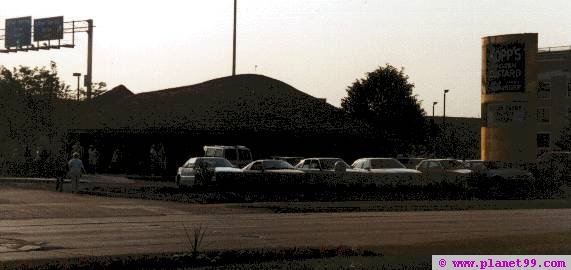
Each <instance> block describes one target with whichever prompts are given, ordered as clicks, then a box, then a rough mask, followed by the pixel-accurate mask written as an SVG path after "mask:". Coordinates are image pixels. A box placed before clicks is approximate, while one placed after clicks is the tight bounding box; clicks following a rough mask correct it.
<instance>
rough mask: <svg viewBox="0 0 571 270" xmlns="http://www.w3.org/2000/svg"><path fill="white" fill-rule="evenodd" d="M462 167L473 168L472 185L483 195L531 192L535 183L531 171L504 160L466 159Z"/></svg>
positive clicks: (493, 195)
mask: <svg viewBox="0 0 571 270" xmlns="http://www.w3.org/2000/svg"><path fill="white" fill-rule="evenodd" d="M462 167H463V168H466V169H469V170H472V172H473V173H474V180H475V181H474V182H473V183H472V187H473V188H474V189H476V190H477V191H478V192H479V196H483V197H497V196H501V195H508V196H509V195H516V194H517V195H525V194H530V192H531V191H532V190H533V187H534V184H535V178H534V177H533V175H532V174H531V173H530V172H528V171H525V170H522V169H519V168H513V167H512V164H510V163H506V162H502V161H483V160H466V161H465V162H464V163H463V164H462Z"/></svg>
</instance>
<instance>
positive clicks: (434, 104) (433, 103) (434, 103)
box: [432, 101, 438, 121]
mask: <svg viewBox="0 0 571 270" xmlns="http://www.w3.org/2000/svg"><path fill="white" fill-rule="evenodd" d="M436 104H438V102H436V101H434V102H432V121H434V106H436Z"/></svg>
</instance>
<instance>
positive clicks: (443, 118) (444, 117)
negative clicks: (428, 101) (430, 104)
mask: <svg viewBox="0 0 571 270" xmlns="http://www.w3.org/2000/svg"><path fill="white" fill-rule="evenodd" d="M448 91H450V90H448V89H444V104H442V106H443V107H444V109H443V112H442V123H444V124H446V93H448Z"/></svg>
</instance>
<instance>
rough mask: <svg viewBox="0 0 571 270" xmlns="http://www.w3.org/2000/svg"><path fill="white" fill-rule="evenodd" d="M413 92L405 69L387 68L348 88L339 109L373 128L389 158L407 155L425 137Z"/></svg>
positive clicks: (375, 71)
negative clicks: (390, 153) (398, 154)
mask: <svg viewBox="0 0 571 270" xmlns="http://www.w3.org/2000/svg"><path fill="white" fill-rule="evenodd" d="M413 89H414V84H413V83H411V82H409V77H408V76H407V75H406V74H405V73H404V68H401V69H397V68H395V67H394V66H392V65H390V64H386V65H385V66H384V67H379V68H378V69H376V70H374V71H372V72H369V73H367V74H366V77H365V78H364V79H357V80H356V81H355V82H354V83H353V84H352V85H351V86H349V87H348V88H347V97H345V98H343V99H342V100H341V107H342V108H343V109H344V110H345V111H346V112H347V113H349V114H350V115H352V116H353V117H354V118H356V119H361V120H363V121H366V122H368V123H369V124H370V125H371V126H373V127H374V128H376V129H377V131H378V134H379V135H380V138H379V139H380V140H384V144H385V145H384V147H385V149H387V150H388V149H390V151H392V154H397V153H408V152H409V151H411V149H412V148H413V146H414V145H416V146H419V145H423V144H424V143H425V140H426V136H427V124H426V120H425V114H426V113H425V112H424V110H423V109H422V108H421V106H420V101H419V100H418V97H417V96H416V95H414V94H413V92H412V91H413Z"/></svg>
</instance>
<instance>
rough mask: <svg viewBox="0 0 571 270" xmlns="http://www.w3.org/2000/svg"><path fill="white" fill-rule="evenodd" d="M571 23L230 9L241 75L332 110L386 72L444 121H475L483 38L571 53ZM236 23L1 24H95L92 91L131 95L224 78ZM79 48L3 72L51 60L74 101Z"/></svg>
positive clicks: (68, 9)
mask: <svg viewBox="0 0 571 270" xmlns="http://www.w3.org/2000/svg"><path fill="white" fill-rule="evenodd" d="M570 11H571V1H568V0H552V1H550V0H543V1H539V0H537V1H531V0H529V1H524V0H513V1H500V0H489V1H475V0H423V1H421V0H418V1H412V0H408V1H396V0H394V1H384V0H343V1H336V0H313V1H312V0H303V1H302V0H271V1H270V0H238V49H237V73H242V74H243V73H258V74H263V75H266V76H269V77H273V78H276V79H279V80H281V81H284V82H286V83H288V84H290V85H292V86H294V87H296V88H298V89H300V90H302V91H304V92H306V93H309V94H311V95H313V96H316V97H324V98H327V101H328V102H329V103H331V104H333V105H335V106H339V104H340V100H341V98H342V97H343V96H345V94H346V88H347V86H348V85H350V84H351V83H352V82H354V81H355V79H357V78H361V77H363V76H364V75H365V73H366V72H369V71H372V70H374V69H375V68H377V67H378V66H380V65H384V64H385V63H390V64H392V65H394V66H397V67H401V66H402V67H405V72H406V73H407V74H408V75H409V76H410V80H411V81H412V82H413V83H415V85H416V88H415V93H416V94H418V95H419V97H420V99H421V100H423V106H424V108H425V110H426V112H427V113H428V114H431V113H432V102H433V101H438V102H439V104H438V105H437V111H436V114H437V115H440V114H442V106H441V105H442V90H443V89H445V88H448V89H451V91H450V93H449V94H448V95H447V115H454V116H478V117H479V115H480V105H479V104H480V76H481V74H480V73H481V62H480V61H481V60H480V59H481V38H482V37H483V36H487V35H497V34H508V33H520V32H537V33H539V46H540V47H547V46H560V45H571V15H570V13H569V12H570ZM232 13H233V0H209V1H206V0H202V1H195V0H192V1H191V0H188V1H169V0H164V1H117V0H116V1H107V0H101V1H81V0H74V1H68V0H65V1H45V0H44V1H36V0H28V1H7V2H6V3H2V7H1V9H0V20H1V21H3V20H4V19H6V18H13V17H20V16H32V17H33V18H41V17H51V16H61V15H63V16H64V18H65V21H70V20H82V19H93V20H94V24H95V25H96V28H95V30H94V31H95V32H94V66H93V68H94V71H93V81H105V82H107V83H108V85H109V87H110V88H111V87H114V86H116V85H118V84H124V85H125V86H127V87H128V88H129V89H131V91H133V92H136V93H139V92H144V91H152V90H159V89H165V88H170V87H176V86H183V85H191V84H196V83H200V82H203V81H206V80H210V79H214V78H218V77H223V76H228V75H230V74H231V70H232ZM0 28H4V27H3V26H2V27H0ZM2 43H3V42H2ZM76 44H77V46H76V48H74V49H61V50H51V51H40V52H26V53H16V54H14V53H12V54H0V64H1V65H4V66H7V67H13V66H17V65H27V66H46V65H48V64H49V61H50V60H53V61H55V62H56V63H57V64H58V65H59V71H60V74H61V77H62V78H63V79H64V80H65V81H66V82H67V83H68V84H71V85H72V86H73V89H75V87H76V86H75V85H76V81H75V78H74V77H73V76H72V73H73V72H81V73H82V74H85V70H86V34H84V33H83V34H79V35H78V36H77V40H76ZM0 47H3V44H2V45H1V46H0ZM256 65H257V66H258V67H257V70H255V66H256Z"/></svg>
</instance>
